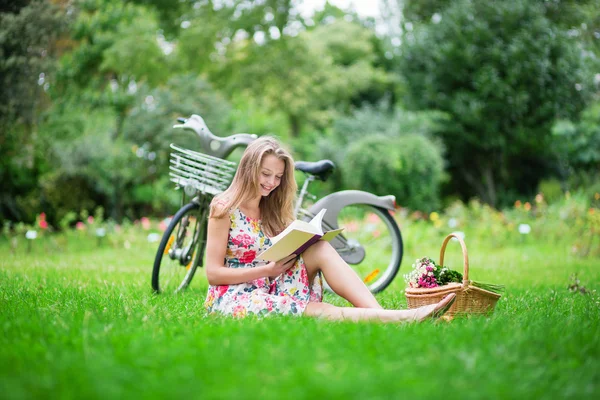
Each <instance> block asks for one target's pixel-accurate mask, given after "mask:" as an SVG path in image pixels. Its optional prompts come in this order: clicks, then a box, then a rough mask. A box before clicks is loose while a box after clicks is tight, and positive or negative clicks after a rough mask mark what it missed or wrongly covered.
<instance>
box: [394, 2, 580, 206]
mask: <svg viewBox="0 0 600 400" xmlns="http://www.w3.org/2000/svg"><path fill="white" fill-rule="evenodd" d="M403 54H404V57H403V59H402V61H401V63H400V68H401V72H402V73H403V75H404V77H405V79H406V83H407V87H408V88H409V94H410V97H409V100H408V104H410V105H412V106H414V107H416V108H421V109H438V110H441V111H444V112H446V113H448V114H449V115H450V116H451V117H452V123H450V124H449V125H448V126H447V128H446V130H445V131H444V132H443V133H442V135H441V136H442V137H443V139H444V143H445V145H446V148H447V154H448V161H449V166H450V172H451V174H452V175H453V177H454V183H455V189H456V190H458V191H459V192H460V193H461V194H463V195H464V196H465V197H469V196H472V195H477V196H479V197H481V198H482V199H483V200H484V201H486V202H488V203H491V204H497V203H498V200H499V197H500V194H501V192H504V191H506V190H507V189H516V190H519V191H522V192H527V191H528V190H534V189H532V188H535V187H536V186H537V180H538V179H539V178H540V176H543V175H544V174H545V173H546V172H547V171H548V169H549V165H548V163H547V161H548V157H549V156H550V155H551V153H550V151H549V143H550V138H551V132H550V128H551V125H552V123H553V121H554V119H555V118H560V117H565V118H569V117H571V116H574V115H576V114H577V112H578V111H579V110H580V109H581V108H582V106H583V105H584V100H585V97H584V93H585V91H586V89H587V84H588V82H586V80H585V78H584V76H582V75H583V74H582V69H581V56H580V53H579V52H578V51H577V48H576V47H575V46H574V43H573V41H572V40H570V39H569V38H568V37H567V36H566V35H565V34H564V33H563V32H562V31H561V30H560V29H557V28H556V27H555V26H554V25H553V24H552V23H551V21H550V20H549V19H548V18H546V16H545V15H544V9H543V8H542V7H541V6H539V5H536V4H535V2H533V3H532V2H530V1H518V2H511V3H510V4H509V3H506V2H472V1H461V2H456V3H454V4H453V5H452V6H450V7H449V8H447V9H445V10H444V12H443V16H442V19H441V21H439V23H437V24H436V23H430V24H427V25H423V26H421V27H420V28H419V29H417V30H416V31H415V32H414V34H410V35H407V36H406V40H405V42H404V46H403ZM528 188H529V189H528Z"/></svg>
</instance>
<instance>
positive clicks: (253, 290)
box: [205, 137, 455, 322]
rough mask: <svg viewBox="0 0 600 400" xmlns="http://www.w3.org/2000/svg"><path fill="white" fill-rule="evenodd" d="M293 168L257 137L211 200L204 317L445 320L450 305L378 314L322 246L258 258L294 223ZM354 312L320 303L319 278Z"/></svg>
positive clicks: (448, 300) (273, 144) (274, 145)
mask: <svg viewBox="0 0 600 400" xmlns="http://www.w3.org/2000/svg"><path fill="white" fill-rule="evenodd" d="M296 189H297V185H296V181H295V179H294V161H293V159H292V157H291V156H290V154H289V153H288V152H287V151H286V150H284V149H283V148H282V147H281V145H280V144H279V143H278V142H277V141H276V140H275V139H273V138H270V137H261V138H259V139H257V140H255V141H254V142H252V143H251V144H250V145H249V146H248V148H247V149H246V151H245V152H244V154H243V156H242V159H241V161H240V164H239V167H238V170H237V172H236V174H235V177H234V178H233V182H232V183H231V186H230V187H229V188H228V189H227V190H226V191H225V192H224V193H222V194H220V195H219V196H217V197H215V199H214V200H213V202H212V204H211V212H210V219H209V222H208V243H207V263H206V275H207V277H208V283H209V285H210V286H209V288H208V295H207V298H206V303H205V305H206V308H207V310H208V311H209V312H217V313H222V314H227V315H233V316H238V317H242V316H245V315H247V314H256V315H267V314H271V313H278V314H297V315H307V316H316V317H325V318H329V319H332V320H353V321H359V320H380V321H383V322H397V321H422V320H424V319H426V318H437V317H439V316H441V315H443V314H444V313H445V312H446V311H447V310H448V309H449V308H450V306H451V305H452V303H453V302H454V300H455V295H454V294H451V295H449V296H447V297H445V298H444V299H442V301H440V302H439V303H437V304H433V305H429V306H425V307H421V308H418V309H413V310H384V309H383V308H382V307H381V306H380V305H379V303H378V302H377V300H376V299H375V297H374V296H373V294H372V293H371V292H370V291H369V290H368V289H367V287H366V286H365V285H364V284H363V282H362V281H361V280H360V278H359V277H358V275H357V274H356V273H355V272H354V271H353V270H352V268H350V267H349V266H348V265H347V264H346V263H345V262H344V260H342V258H341V257H340V256H339V255H338V254H337V252H336V251H335V250H334V249H333V247H331V245H330V244H329V243H328V242H317V243H316V244H314V245H312V246H311V247H309V248H308V249H307V250H306V251H305V252H304V253H302V255H301V256H299V257H297V256H295V255H291V256H288V257H286V258H284V259H283V260H280V261H278V262H265V261H262V260H259V259H257V258H256V255H257V254H259V253H260V252H262V251H264V250H265V249H267V248H268V247H269V246H270V245H271V240H270V239H269V238H270V237H273V236H275V235H277V234H278V233H279V232H281V231H282V230H283V229H285V227H286V226H287V225H288V224H289V223H291V222H292V221H293V220H294V215H293V201H294V198H295V195H296ZM321 273H323V274H324V275H325V278H326V279H327V282H328V283H329V285H330V286H331V288H332V289H333V290H334V291H335V292H336V293H337V294H338V295H340V296H342V297H343V298H345V299H346V300H348V301H349V302H350V303H352V305H354V307H336V306H334V305H331V304H327V303H323V302H322V297H323V292H322V277H321Z"/></svg>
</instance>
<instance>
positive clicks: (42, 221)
mask: <svg viewBox="0 0 600 400" xmlns="http://www.w3.org/2000/svg"><path fill="white" fill-rule="evenodd" d="M39 225H40V228H42V229H48V223H47V222H46V220H45V219H42V220H40V222H39Z"/></svg>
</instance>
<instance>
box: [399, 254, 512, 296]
mask: <svg viewBox="0 0 600 400" xmlns="http://www.w3.org/2000/svg"><path fill="white" fill-rule="evenodd" d="M404 280H405V281H406V283H407V284H408V286H409V287H411V288H412V289H416V288H435V287H438V286H443V285H447V284H449V283H452V282H457V283H461V282H462V280H463V275H462V274H461V273H460V272H458V271H454V270H451V269H449V268H448V267H444V266H441V265H437V264H436V263H435V261H433V260H432V259H431V258H429V257H423V258H419V259H417V260H416V261H415V263H414V264H413V270H412V271H411V272H410V273H408V274H406V275H404ZM470 284H471V285H472V286H476V287H479V288H481V289H484V290H488V291H490V292H493V293H501V292H503V291H504V286H503V285H494V284H490V283H481V282H475V281H470Z"/></svg>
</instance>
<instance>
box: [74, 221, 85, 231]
mask: <svg viewBox="0 0 600 400" xmlns="http://www.w3.org/2000/svg"><path fill="white" fill-rule="evenodd" d="M75 228H77V230H80V231H83V230H85V224H84V223H83V222H81V221H79V222H77V223H76V224H75Z"/></svg>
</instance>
